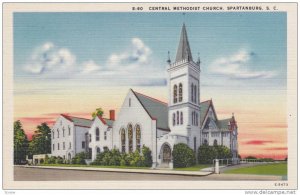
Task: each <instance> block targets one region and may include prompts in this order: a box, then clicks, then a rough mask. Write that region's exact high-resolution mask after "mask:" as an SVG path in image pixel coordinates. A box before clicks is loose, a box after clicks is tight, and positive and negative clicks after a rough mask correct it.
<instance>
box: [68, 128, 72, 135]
mask: <svg viewBox="0 0 300 195" xmlns="http://www.w3.org/2000/svg"><path fill="white" fill-rule="evenodd" d="M68 131H69V135H71V127H70V126H68Z"/></svg>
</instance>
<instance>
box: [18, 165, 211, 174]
mask: <svg viewBox="0 0 300 195" xmlns="http://www.w3.org/2000/svg"><path fill="white" fill-rule="evenodd" d="M24 167H25V168H38V169H56V170H81V171H101V172H118V173H148V174H164V175H186V176H207V175H210V174H212V172H211V171H176V170H171V169H170V170H167V169H118V168H98V167H56V166H28V165H25V166H24Z"/></svg>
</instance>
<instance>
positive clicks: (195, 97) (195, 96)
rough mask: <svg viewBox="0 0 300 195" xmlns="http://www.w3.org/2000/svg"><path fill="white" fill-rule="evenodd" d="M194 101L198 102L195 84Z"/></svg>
mask: <svg viewBox="0 0 300 195" xmlns="http://www.w3.org/2000/svg"><path fill="white" fill-rule="evenodd" d="M194 102H195V103H197V86H196V85H195V86H194Z"/></svg>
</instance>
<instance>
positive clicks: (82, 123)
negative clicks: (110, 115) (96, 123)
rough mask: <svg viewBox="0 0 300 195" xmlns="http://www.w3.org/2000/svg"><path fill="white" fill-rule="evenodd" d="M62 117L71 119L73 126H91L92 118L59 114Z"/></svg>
mask: <svg viewBox="0 0 300 195" xmlns="http://www.w3.org/2000/svg"><path fill="white" fill-rule="evenodd" d="M61 116H62V117H64V118H65V119H67V120H69V121H71V122H73V123H74V125H75V126H79V127H88V128H89V127H91V125H92V122H93V121H92V120H90V119H85V118H79V117H75V116H69V115H65V114H61Z"/></svg>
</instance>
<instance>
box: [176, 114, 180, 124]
mask: <svg viewBox="0 0 300 195" xmlns="http://www.w3.org/2000/svg"><path fill="white" fill-rule="evenodd" d="M176 115H177V125H179V111H177V112H176Z"/></svg>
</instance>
